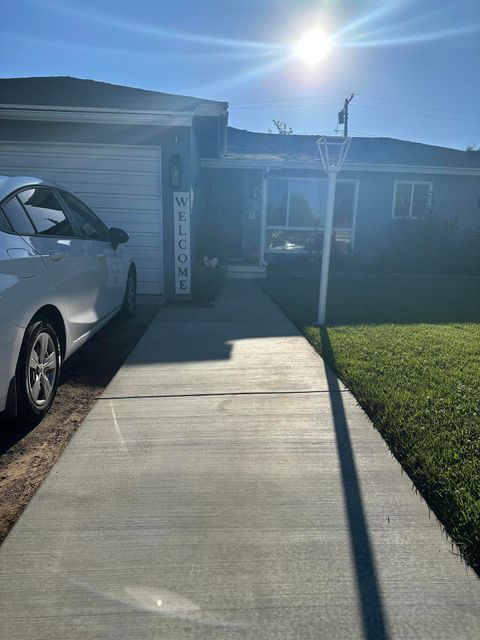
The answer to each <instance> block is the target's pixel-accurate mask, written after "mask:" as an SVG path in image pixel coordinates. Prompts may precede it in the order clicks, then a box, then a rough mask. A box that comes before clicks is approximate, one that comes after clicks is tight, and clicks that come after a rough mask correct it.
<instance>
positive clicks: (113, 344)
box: [0, 303, 159, 543]
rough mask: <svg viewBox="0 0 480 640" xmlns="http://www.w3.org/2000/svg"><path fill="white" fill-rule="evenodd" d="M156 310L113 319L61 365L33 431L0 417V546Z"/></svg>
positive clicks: (146, 307)
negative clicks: (49, 405)
mask: <svg viewBox="0 0 480 640" xmlns="http://www.w3.org/2000/svg"><path fill="white" fill-rule="evenodd" d="M158 308H159V304H158V303H156V304H153V303H143V304H139V305H138V306H137V311H136V313H135V316H134V318H133V319H131V320H128V321H126V322H124V321H122V320H121V319H117V318H115V319H114V320H112V321H111V322H109V323H108V324H107V325H106V326H105V327H104V328H103V329H102V330H101V331H99V332H98V333H97V335H96V336H94V337H93V338H92V339H91V340H89V342H87V343H86V344H85V345H84V346H83V347H81V348H80V349H79V350H78V351H77V352H76V353H75V354H74V355H73V356H72V357H71V358H70V359H69V360H67V362H66V363H65V365H64V366H63V368H62V377H61V381H60V386H59V389H58V393H57V397H56V399H55V402H54V403H53V406H52V408H51V410H50V412H49V414H48V415H47V416H46V418H45V419H44V420H42V422H41V423H40V424H38V425H37V426H36V427H34V428H33V429H28V428H22V425H13V424H12V423H11V422H7V421H5V420H3V421H2V419H1V416H0V421H1V431H0V543H1V542H2V541H3V540H4V539H5V537H6V535H7V533H8V532H9V531H10V529H11V528H12V526H13V525H14V524H15V522H16V520H17V519H18V518H19V516H20V514H21V513H22V511H23V510H24V509H25V507H26V506H27V504H28V503H29V501H30V499H31V498H32V496H33V494H34V493H35V491H36V490H37V489H38V487H39V486H40V485H41V483H42V481H43V479H44V478H45V476H46V475H47V474H48V472H49V471H50V469H51V467H52V466H53V464H54V463H55V461H56V460H57V459H58V457H59V456H60V454H61V453H62V451H63V449H64V448H65V446H66V445H67V443H68V442H69V440H70V438H71V437H72V435H73V434H74V433H75V431H76V429H77V428H78V426H79V424H80V423H81V421H82V420H83V418H84V417H85V416H86V415H87V413H88V412H89V410H90V409H91V407H92V406H93V404H94V403H95V401H96V399H97V398H98V396H99V395H100V394H101V393H102V391H103V390H104V389H105V387H106V386H107V385H108V383H109V382H110V380H111V379H112V378H113V376H114V375H115V373H116V372H117V371H118V369H119V368H120V366H121V365H122V364H123V362H124V361H125V359H126V357H127V356H128V354H129V353H130V351H131V350H132V349H133V347H134V346H135V345H136V343H137V342H138V340H139V339H140V337H141V336H142V335H143V333H144V331H145V329H146V328H147V327H148V325H149V324H150V322H151V320H152V318H153V317H154V315H155V314H156V312H157V311H158Z"/></svg>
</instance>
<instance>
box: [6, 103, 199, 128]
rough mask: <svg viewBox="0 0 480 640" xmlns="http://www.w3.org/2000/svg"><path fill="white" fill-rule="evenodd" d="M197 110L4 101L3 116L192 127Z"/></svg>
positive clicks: (54, 120)
mask: <svg viewBox="0 0 480 640" xmlns="http://www.w3.org/2000/svg"><path fill="white" fill-rule="evenodd" d="M192 118H193V114H191V113H182V112H177V113H175V112H162V111H158V112H155V111H151V112H149V111H122V110H120V109H108V110H107V109H90V108H86V109H72V108H71V107H54V108H52V107H38V108H34V107H31V108H28V107H23V106H22V107H16V108H12V107H11V106H10V105H0V119H3V120H32V121H36V122H46V121H52V122H90V123H92V124H95V123H99V124H135V125H141V124H144V125H145V124H146V125H169V126H177V127H189V126H191V124H192Z"/></svg>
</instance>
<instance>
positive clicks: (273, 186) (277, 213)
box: [267, 180, 288, 227]
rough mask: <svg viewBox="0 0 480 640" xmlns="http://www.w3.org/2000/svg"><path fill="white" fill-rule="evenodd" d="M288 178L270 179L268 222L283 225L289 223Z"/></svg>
mask: <svg viewBox="0 0 480 640" xmlns="http://www.w3.org/2000/svg"><path fill="white" fill-rule="evenodd" d="M287 199H288V180H270V181H269V183H268V212H267V224H268V225H273V226H276V225H278V226H279V227H283V226H285V225H286V224H287Z"/></svg>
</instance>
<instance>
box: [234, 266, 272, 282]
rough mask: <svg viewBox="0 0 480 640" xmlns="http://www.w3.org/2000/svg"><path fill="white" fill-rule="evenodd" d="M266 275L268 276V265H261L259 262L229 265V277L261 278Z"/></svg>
mask: <svg viewBox="0 0 480 640" xmlns="http://www.w3.org/2000/svg"><path fill="white" fill-rule="evenodd" d="M266 277H267V269H266V267H261V266H260V265H258V264H229V265H227V278H236V279H239V278H242V279H249V280H261V279H263V278H266Z"/></svg>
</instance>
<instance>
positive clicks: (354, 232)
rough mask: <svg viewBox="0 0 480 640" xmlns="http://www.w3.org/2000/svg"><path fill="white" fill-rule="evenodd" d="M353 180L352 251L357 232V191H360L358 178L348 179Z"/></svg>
mask: <svg viewBox="0 0 480 640" xmlns="http://www.w3.org/2000/svg"><path fill="white" fill-rule="evenodd" d="M350 182H355V183H356V185H355V196H354V204H353V220H352V251H353V250H354V249H355V234H356V232H357V210H358V192H359V191H360V180H350Z"/></svg>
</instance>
